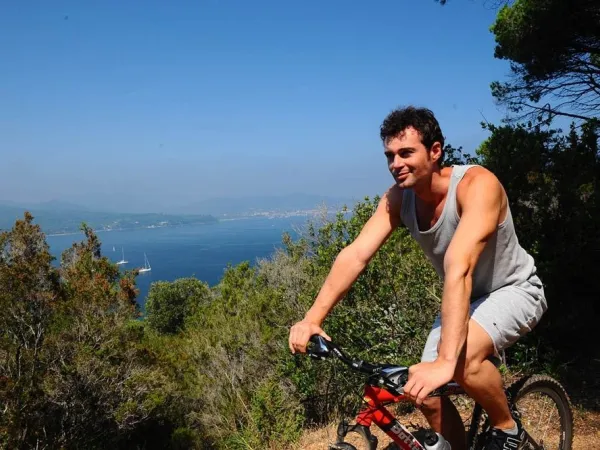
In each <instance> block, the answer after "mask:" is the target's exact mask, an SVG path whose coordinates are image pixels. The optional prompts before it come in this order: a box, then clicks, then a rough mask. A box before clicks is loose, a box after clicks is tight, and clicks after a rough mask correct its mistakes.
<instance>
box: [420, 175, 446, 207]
mask: <svg viewBox="0 0 600 450" xmlns="http://www.w3.org/2000/svg"><path fill="white" fill-rule="evenodd" d="M413 190H414V192H415V195H416V196H417V197H418V198H419V200H421V201H422V202H423V203H426V204H431V205H437V204H438V203H439V202H441V201H442V200H443V199H444V198H445V197H446V194H447V193H448V176H447V170H445V169H439V168H438V169H436V170H435V171H433V172H432V173H431V176H430V177H429V178H427V179H425V180H423V183H421V185H420V186H415V187H414V188H413Z"/></svg>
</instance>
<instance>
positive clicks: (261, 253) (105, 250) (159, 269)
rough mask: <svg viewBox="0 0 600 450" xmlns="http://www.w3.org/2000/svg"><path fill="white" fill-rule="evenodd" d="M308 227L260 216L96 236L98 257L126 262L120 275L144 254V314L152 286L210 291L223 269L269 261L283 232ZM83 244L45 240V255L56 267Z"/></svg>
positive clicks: (78, 237)
mask: <svg viewBox="0 0 600 450" xmlns="http://www.w3.org/2000/svg"><path fill="white" fill-rule="evenodd" d="M307 223H308V218H307V217H303V216H295V217H285V218H264V217H261V218H247V219H246V218H245V219H237V220H223V221H219V222H217V223H213V224H198V225H183V226H177V227H162V228H142V229H136V230H125V231H110V232H106V231H101V232H98V233H97V235H98V238H99V239H100V241H101V244H102V255H103V256H107V257H108V258H109V259H110V260H112V261H113V262H117V261H120V260H121V259H122V255H123V253H124V254H125V260H126V261H128V262H127V264H123V265H121V266H119V267H120V268H121V269H122V270H126V269H133V268H137V267H143V265H144V253H146V255H147V257H148V260H149V262H150V265H151V267H152V270H151V271H149V272H144V273H140V274H139V276H138V277H137V287H138V289H139V290H140V293H139V295H138V303H139V304H140V307H141V308H142V310H144V304H145V299H146V296H147V294H148V290H149V289H150V285H151V283H153V282H155V281H173V280H176V279H177V278H183V277H196V278H198V279H200V280H202V281H206V282H207V283H208V284H209V285H211V286H214V285H215V284H217V283H218V282H219V280H220V279H221V277H222V276H223V273H224V270H225V269H226V267H227V265H228V264H231V265H237V264H239V263H241V262H243V261H249V262H250V263H252V264H255V263H256V260H257V259H258V258H265V257H268V256H270V255H271V254H272V253H273V252H274V251H275V249H277V248H279V247H282V235H283V233H284V232H285V231H287V232H289V233H290V234H291V235H292V237H293V238H294V239H296V238H297V232H296V230H298V229H301V228H303V227H304V226H306V224H307ZM83 239H84V235H83V233H80V234H69V235H54V236H52V235H51V236H47V242H48V245H49V246H50V251H51V253H52V254H53V256H55V257H56V258H57V262H56V264H58V263H59V262H60V255H61V253H62V252H63V251H64V250H66V249H67V248H69V247H70V246H71V245H72V244H73V243H74V242H78V241H82V240H83ZM113 249H114V250H113Z"/></svg>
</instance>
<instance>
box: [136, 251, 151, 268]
mask: <svg viewBox="0 0 600 450" xmlns="http://www.w3.org/2000/svg"><path fill="white" fill-rule="evenodd" d="M151 270H152V267H150V261H148V257H147V256H146V253H144V267H140V268H139V269H138V271H139V272H150V271H151Z"/></svg>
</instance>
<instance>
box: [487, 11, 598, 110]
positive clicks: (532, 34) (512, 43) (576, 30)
mask: <svg viewBox="0 0 600 450" xmlns="http://www.w3.org/2000/svg"><path fill="white" fill-rule="evenodd" d="M491 31H492V32H493V33H494V35H495V38H496V44H497V45H496V49H495V56H496V58H500V59H506V60H508V61H510V63H511V72H512V75H513V76H512V80H511V81H509V82H504V83H502V82H494V83H492V95H493V96H494V97H496V99H497V100H499V101H500V102H501V103H503V104H505V105H506V106H507V107H508V109H509V111H510V112H511V113H513V114H515V115H514V116H513V117H512V119H513V120H521V119H524V118H530V119H534V120H540V121H541V120H543V121H550V120H552V118H553V117H555V116H567V117H572V118H576V119H583V120H587V119H591V118H595V117H598V113H599V111H600V91H599V89H598V88H599V87H600V59H599V58H600V5H599V4H598V2H597V1H595V0H569V1H564V0H516V1H515V2H514V3H513V4H511V5H505V6H504V7H503V8H502V9H501V10H500V11H499V13H498V16H497V18H496V22H495V23H494V25H493V26H492V27H491Z"/></svg>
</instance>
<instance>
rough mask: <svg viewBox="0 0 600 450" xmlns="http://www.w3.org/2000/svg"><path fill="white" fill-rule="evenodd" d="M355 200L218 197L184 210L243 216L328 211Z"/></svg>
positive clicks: (291, 196)
mask: <svg viewBox="0 0 600 450" xmlns="http://www.w3.org/2000/svg"><path fill="white" fill-rule="evenodd" d="M354 203H355V200H353V199H351V198H338V197H327V196H323V195H311V194H289V195H280V196H276V195H273V196H252V197H250V196H249V197H241V198H232V197H219V198H211V199H208V200H203V201H199V202H194V203H192V204H190V205H188V206H187V207H186V208H185V210H186V211H189V212H192V213H202V214H213V215H223V214H228V215H244V214H250V213H253V212H257V211H258V212H261V211H277V212H287V211H297V210H309V209H316V208H319V207H320V206H322V205H323V204H324V205H325V206H327V208H328V209H335V208H340V207H341V206H343V205H344V204H345V205H347V206H349V207H350V206H352V205H353V204H354Z"/></svg>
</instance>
